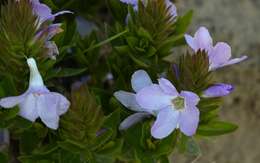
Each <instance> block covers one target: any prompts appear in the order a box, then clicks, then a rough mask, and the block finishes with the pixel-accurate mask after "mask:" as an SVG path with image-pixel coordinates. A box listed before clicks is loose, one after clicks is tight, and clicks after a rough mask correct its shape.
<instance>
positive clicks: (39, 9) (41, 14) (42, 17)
mask: <svg viewBox="0 0 260 163" xmlns="http://www.w3.org/2000/svg"><path fill="white" fill-rule="evenodd" d="M31 2H32V5H33V11H34V13H35V15H37V16H38V18H39V22H40V24H42V23H43V22H44V21H46V20H47V18H48V17H51V16H52V14H51V9H50V8H49V7H48V6H47V5H45V4H43V3H40V2H39V1H35V0H32V1H31Z"/></svg>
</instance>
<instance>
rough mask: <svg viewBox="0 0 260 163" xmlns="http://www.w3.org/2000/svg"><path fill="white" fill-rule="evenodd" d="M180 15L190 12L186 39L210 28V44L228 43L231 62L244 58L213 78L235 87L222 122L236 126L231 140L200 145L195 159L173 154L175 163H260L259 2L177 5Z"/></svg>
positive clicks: (198, 0)
mask: <svg viewBox="0 0 260 163" xmlns="http://www.w3.org/2000/svg"><path fill="white" fill-rule="evenodd" d="M176 5H177V8H178V12H179V14H180V15H181V14H183V13H184V12H186V11H188V10H190V9H193V10H194V18H193V20H192V24H191V26H190V28H189V33H190V34H194V33H195V31H196V30H197V29H198V27H199V26H202V25H203V26H206V27H207V28H209V30H210V32H211V34H212V37H213V39H214V42H215V43H216V42H217V41H224V42H228V43H229V44H230V45H231V47H232V55H233V56H234V57H235V56H236V57H238V56H242V55H244V54H245V55H248V56H249V59H248V60H247V61H246V62H244V63H241V64H239V65H235V66H232V67H229V68H227V69H223V70H221V71H218V72H217V78H218V80H219V81H223V82H226V83H232V84H234V85H235V88H236V89H235V91H234V93H233V94H232V95H231V96H229V97H228V98H225V104H224V106H223V109H222V112H221V114H222V115H221V117H222V118H223V120H227V121H231V122H233V123H236V124H238V125H239V129H238V130H237V131H236V132H234V133H233V134H229V135H224V136H220V137H217V138H216V139H215V138H211V139H207V140H205V139H203V140H202V141H201V142H200V145H201V151H202V155H201V156H200V157H198V158H194V157H184V156H183V155H178V154H173V159H172V162H173V163H190V162H192V163H195V162H196V163H257V162H259V161H260V19H259V18H260V1H259V0H178V1H177V2H176Z"/></svg>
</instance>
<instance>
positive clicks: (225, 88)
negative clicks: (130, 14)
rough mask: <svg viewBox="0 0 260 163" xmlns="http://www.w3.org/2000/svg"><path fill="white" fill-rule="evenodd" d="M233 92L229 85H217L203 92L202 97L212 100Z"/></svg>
mask: <svg viewBox="0 0 260 163" xmlns="http://www.w3.org/2000/svg"><path fill="white" fill-rule="evenodd" d="M233 90H234V87H233V86H232V85H230V84H224V83H218V84H215V85H213V86H211V87H209V88H208V89H207V90H205V91H204V92H203V95H202V96H203V97H206V98H214V97H222V96H227V95H229V94H230V93H231V92H232V91H233Z"/></svg>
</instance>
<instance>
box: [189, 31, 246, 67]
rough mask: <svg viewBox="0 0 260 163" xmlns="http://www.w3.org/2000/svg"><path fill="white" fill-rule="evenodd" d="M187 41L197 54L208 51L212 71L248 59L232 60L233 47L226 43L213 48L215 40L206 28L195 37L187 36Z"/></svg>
mask: <svg viewBox="0 0 260 163" xmlns="http://www.w3.org/2000/svg"><path fill="white" fill-rule="evenodd" d="M185 39H186V42H187V44H188V45H189V46H190V47H191V48H192V49H193V50H194V51H195V52H197V51H198V50H206V52H207V53H208V56H209V63H210V67H209V70H210V71H212V70H216V69H218V68H221V67H224V66H228V65H232V64H236V63H239V62H242V61H243V60H245V59H247V56H242V57H241V58H234V59H231V57H232V55H231V47H230V46H229V45H228V44H227V43H225V42H218V43H217V44H216V45H215V46H213V40H212V38H211V36H210V34H209V31H208V29H207V28H205V27H200V28H199V29H198V30H197V32H196V33H195V35H194V37H192V36H190V35H187V34H186V35H185Z"/></svg>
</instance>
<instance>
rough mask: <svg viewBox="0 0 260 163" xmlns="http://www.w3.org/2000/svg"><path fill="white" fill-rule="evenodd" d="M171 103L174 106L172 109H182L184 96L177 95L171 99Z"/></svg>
mask: <svg viewBox="0 0 260 163" xmlns="http://www.w3.org/2000/svg"><path fill="white" fill-rule="evenodd" d="M172 104H173V106H174V109H176V110H183V109H184V105H185V101H184V98H183V97H180V96H178V97H176V98H174V99H172Z"/></svg>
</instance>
